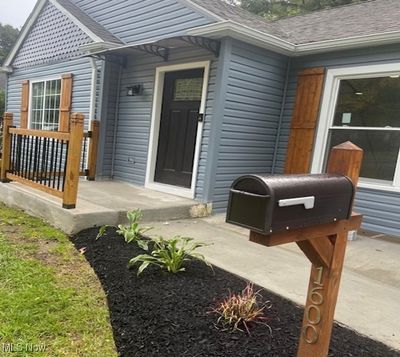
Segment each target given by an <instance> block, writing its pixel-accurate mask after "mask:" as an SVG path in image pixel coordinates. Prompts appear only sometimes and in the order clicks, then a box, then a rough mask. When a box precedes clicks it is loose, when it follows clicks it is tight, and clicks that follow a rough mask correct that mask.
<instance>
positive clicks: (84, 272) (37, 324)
mask: <svg viewBox="0 0 400 357" xmlns="http://www.w3.org/2000/svg"><path fill="white" fill-rule="evenodd" d="M12 348H13V349H14V351H16V352H14V353H11V352H10V349H12ZM35 349H45V351H44V352H39V353H32V350H35ZM32 355H35V356H52V357H53V356H71V357H72V356H85V357H86V356H96V357H97V356H101V357H107V356H116V355H117V353H116V351H115V345H114V341H113V337H112V330H111V327H110V323H109V316H108V310H107V305H106V300H105V296H104V292H103V290H102V289H101V286H100V284H99V282H98V280H97V278H96V276H95V274H94V272H93V271H92V269H91V268H90V266H89V265H88V263H87V262H86V261H85V259H84V257H83V256H82V255H81V254H79V252H77V251H76V250H75V248H74V247H73V245H72V244H71V242H70V241H69V240H68V237H66V236H65V235H64V234H63V233H62V232H60V231H58V230H56V229H54V228H52V227H50V226H48V225H46V224H45V223H43V222H42V221H41V220H39V219H36V218H32V217H30V216H28V215H26V214H24V213H22V212H20V211H17V210H14V209H10V208H7V207H5V206H3V205H1V204H0V356H32Z"/></svg>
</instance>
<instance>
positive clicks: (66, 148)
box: [62, 141, 69, 192]
mask: <svg viewBox="0 0 400 357" xmlns="http://www.w3.org/2000/svg"><path fill="white" fill-rule="evenodd" d="M68 147H69V141H67V145H66V147H65V159H64V170H63V182H62V192H64V190H65V177H66V176H67V161H68Z"/></svg>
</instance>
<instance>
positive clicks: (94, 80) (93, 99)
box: [89, 57, 97, 123]
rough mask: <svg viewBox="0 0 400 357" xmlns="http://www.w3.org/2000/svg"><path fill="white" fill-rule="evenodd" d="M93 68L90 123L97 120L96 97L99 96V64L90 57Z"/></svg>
mask: <svg viewBox="0 0 400 357" xmlns="http://www.w3.org/2000/svg"><path fill="white" fill-rule="evenodd" d="M89 60H90V65H91V66H92V83H91V89H90V106H89V123H90V121H91V120H95V119H96V96H97V63H96V60H95V59H94V58H93V57H89Z"/></svg>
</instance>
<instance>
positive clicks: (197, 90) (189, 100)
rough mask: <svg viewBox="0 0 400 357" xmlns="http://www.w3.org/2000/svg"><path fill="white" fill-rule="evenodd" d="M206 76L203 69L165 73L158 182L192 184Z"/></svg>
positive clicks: (186, 186)
mask: <svg viewBox="0 0 400 357" xmlns="http://www.w3.org/2000/svg"><path fill="white" fill-rule="evenodd" d="M203 76H204V70H203V69H193V70H187V71H177V72H167V73H166V74H165V81H164V95H163V103H162V110H161V123H160V133H159V140H158V151H157V162H156V171H155V177H154V181H155V182H160V183H165V184H169V185H174V186H181V187H185V188H190V186H191V182H192V174H193V161H194V154H195V147H196V134H197V126H198V123H199V109H200V102H201V95H202V88H203Z"/></svg>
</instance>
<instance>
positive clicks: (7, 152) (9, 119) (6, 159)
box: [0, 113, 13, 183]
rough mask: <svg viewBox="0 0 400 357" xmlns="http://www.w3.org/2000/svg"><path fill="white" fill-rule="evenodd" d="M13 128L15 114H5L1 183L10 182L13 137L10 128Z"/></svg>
mask: <svg viewBox="0 0 400 357" xmlns="http://www.w3.org/2000/svg"><path fill="white" fill-rule="evenodd" d="M12 126H13V114H12V113H4V117H3V153H2V159H1V177H0V179H1V182H3V183H7V182H10V180H9V179H8V178H7V172H8V170H9V169H10V160H11V136H10V128H11V127H12Z"/></svg>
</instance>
